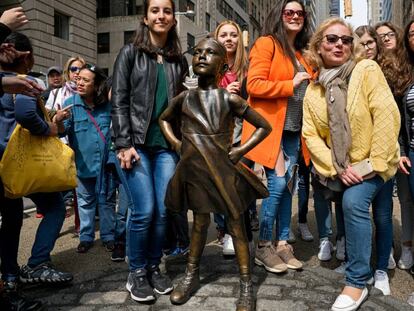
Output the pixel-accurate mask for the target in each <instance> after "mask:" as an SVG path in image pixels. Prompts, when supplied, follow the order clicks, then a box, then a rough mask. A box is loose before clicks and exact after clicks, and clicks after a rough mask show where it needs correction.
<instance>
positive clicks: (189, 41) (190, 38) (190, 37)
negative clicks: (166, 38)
mask: <svg viewBox="0 0 414 311" xmlns="http://www.w3.org/2000/svg"><path fill="white" fill-rule="evenodd" d="M194 46H195V37H194V36H193V35H192V34H190V33H188V32H187V52H188V53H189V54H191V55H193V54H194V51H193V49H194Z"/></svg>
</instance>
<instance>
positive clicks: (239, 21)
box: [234, 12, 247, 29]
mask: <svg viewBox="0 0 414 311" xmlns="http://www.w3.org/2000/svg"><path fill="white" fill-rule="evenodd" d="M234 21H235V22H236V23H237V24H238V25H239V26H240V28H241V29H243V28H245V27H246V26H247V23H246V22H245V21H244V19H243V18H242V17H241V16H240V15H239V14H237V13H236V12H234Z"/></svg>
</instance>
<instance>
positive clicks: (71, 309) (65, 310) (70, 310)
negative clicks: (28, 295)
mask: <svg viewBox="0 0 414 311" xmlns="http://www.w3.org/2000/svg"><path fill="white" fill-rule="evenodd" d="M49 309H50V308H49ZM54 310H57V311H94V310H96V309H95V307H94V306H64V307H56V309H54Z"/></svg>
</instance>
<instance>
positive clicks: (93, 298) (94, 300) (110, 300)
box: [80, 292, 128, 305]
mask: <svg viewBox="0 0 414 311" xmlns="http://www.w3.org/2000/svg"><path fill="white" fill-rule="evenodd" d="M127 296H128V293H127V292H93V293H86V294H85V295H83V296H82V298H81V299H80V304H85V305H96V304H120V303H124V302H125V300H126V299H127Z"/></svg>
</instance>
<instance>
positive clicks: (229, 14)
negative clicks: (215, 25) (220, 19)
mask: <svg viewBox="0 0 414 311" xmlns="http://www.w3.org/2000/svg"><path fill="white" fill-rule="evenodd" d="M217 9H218V11H219V12H220V13H221V15H223V16H224V17H225V18H227V19H230V20H232V19H233V12H234V11H233V9H232V8H231V6H230V5H229V4H228V3H227V2H226V1H224V0H217Z"/></svg>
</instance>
